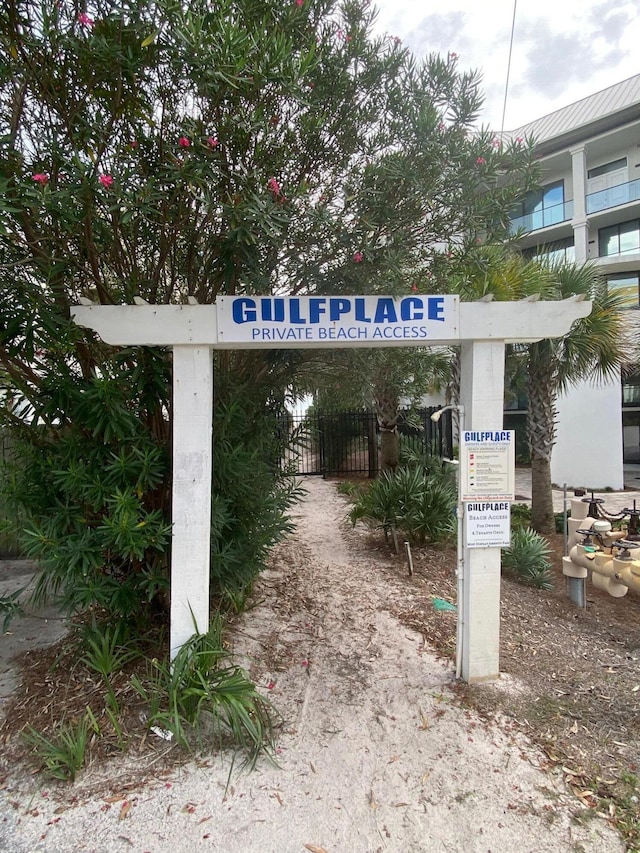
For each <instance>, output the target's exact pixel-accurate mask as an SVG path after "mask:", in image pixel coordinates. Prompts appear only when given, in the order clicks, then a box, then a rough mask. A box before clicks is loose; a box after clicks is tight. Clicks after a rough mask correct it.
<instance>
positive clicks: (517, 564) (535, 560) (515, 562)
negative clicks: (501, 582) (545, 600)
mask: <svg viewBox="0 0 640 853" xmlns="http://www.w3.org/2000/svg"><path fill="white" fill-rule="evenodd" d="M550 553H551V549H550V548H549V544H548V542H547V541H546V539H545V538H544V537H543V536H541V535H540V534H539V533H536V531H535V530H532V529H531V528H530V527H522V526H520V525H517V526H515V527H513V528H512V530H511V545H510V546H509V547H508V548H505V549H504V550H503V551H502V568H503V570H505V571H506V572H508V573H509V574H510V575H512V576H513V577H515V578H516V579H517V580H520V581H522V582H523V583H526V584H529V585H531V586H535V587H537V588H538V589H553V578H552V572H551V563H550V562H549V554H550Z"/></svg>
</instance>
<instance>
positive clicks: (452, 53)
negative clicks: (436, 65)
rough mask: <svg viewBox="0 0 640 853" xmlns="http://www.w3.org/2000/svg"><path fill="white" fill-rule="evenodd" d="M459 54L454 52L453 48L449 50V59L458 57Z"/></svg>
mask: <svg viewBox="0 0 640 853" xmlns="http://www.w3.org/2000/svg"><path fill="white" fill-rule="evenodd" d="M457 58H458V54H457V53H454V52H453V51H452V50H450V51H449V59H457Z"/></svg>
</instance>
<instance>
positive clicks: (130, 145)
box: [129, 139, 140, 148]
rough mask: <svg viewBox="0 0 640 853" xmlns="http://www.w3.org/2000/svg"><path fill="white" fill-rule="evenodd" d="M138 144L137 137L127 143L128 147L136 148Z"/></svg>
mask: <svg viewBox="0 0 640 853" xmlns="http://www.w3.org/2000/svg"><path fill="white" fill-rule="evenodd" d="M139 145H140V143H139V142H138V140H137V139H132V140H131V142H130V143H129V148H137V147H138V146H139Z"/></svg>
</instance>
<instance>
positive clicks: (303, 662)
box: [301, 658, 309, 666]
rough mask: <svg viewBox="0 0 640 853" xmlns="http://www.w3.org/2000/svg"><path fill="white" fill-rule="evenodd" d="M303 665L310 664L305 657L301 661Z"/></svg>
mask: <svg viewBox="0 0 640 853" xmlns="http://www.w3.org/2000/svg"><path fill="white" fill-rule="evenodd" d="M301 666H309V661H308V660H307V659H306V658H305V659H304V660H303V661H301Z"/></svg>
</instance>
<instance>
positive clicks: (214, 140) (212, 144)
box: [207, 136, 220, 148]
mask: <svg viewBox="0 0 640 853" xmlns="http://www.w3.org/2000/svg"><path fill="white" fill-rule="evenodd" d="M207 145H208V146H209V148H217V147H218V145H220V142H219V141H218V137H217V136H210V137H209V138H208V139H207Z"/></svg>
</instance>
